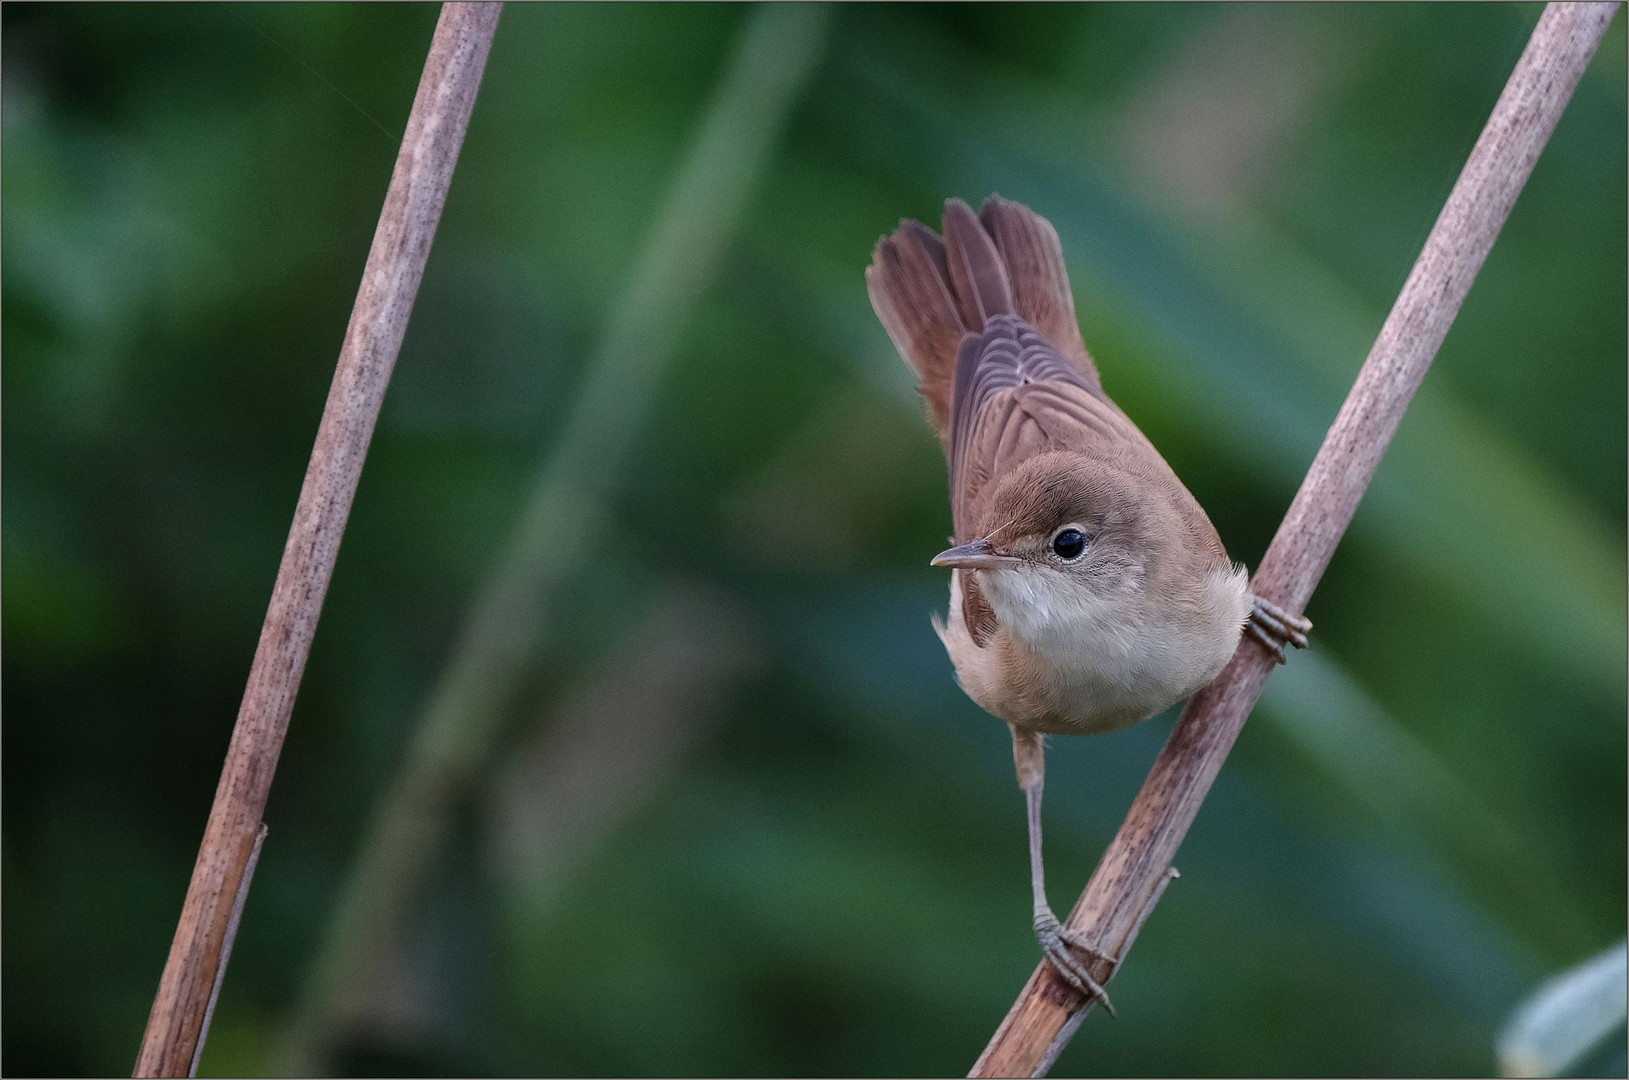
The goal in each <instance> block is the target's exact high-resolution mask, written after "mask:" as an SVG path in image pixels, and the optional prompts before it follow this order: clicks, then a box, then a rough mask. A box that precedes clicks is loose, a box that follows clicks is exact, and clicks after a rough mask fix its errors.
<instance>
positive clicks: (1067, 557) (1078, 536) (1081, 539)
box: [1052, 529, 1086, 562]
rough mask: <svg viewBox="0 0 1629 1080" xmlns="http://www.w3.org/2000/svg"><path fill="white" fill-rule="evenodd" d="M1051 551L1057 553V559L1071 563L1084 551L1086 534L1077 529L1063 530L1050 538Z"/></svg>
mask: <svg viewBox="0 0 1629 1080" xmlns="http://www.w3.org/2000/svg"><path fill="white" fill-rule="evenodd" d="M1052 550H1053V551H1055V552H1057V553H1058V558H1060V559H1063V560H1064V561H1066V562H1073V561H1074V560H1076V559H1078V558H1080V553H1081V552H1083V551H1085V550H1086V534H1085V533H1083V532H1081V531H1080V530H1079V529H1065V530H1063V531H1062V532H1061V533H1059V534H1058V535H1057V536H1054V537H1053V538H1052Z"/></svg>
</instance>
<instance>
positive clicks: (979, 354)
mask: <svg viewBox="0 0 1629 1080" xmlns="http://www.w3.org/2000/svg"><path fill="white" fill-rule="evenodd" d="M1094 383H1095V380H1094V382H1088V380H1087V377H1086V375H1085V374H1084V373H1083V372H1081V370H1080V369H1079V368H1078V367H1076V366H1075V365H1074V364H1072V363H1071V362H1070V361H1069V360H1067V359H1066V358H1065V357H1064V355H1063V354H1062V353H1061V352H1059V351H1058V350H1057V349H1056V348H1054V347H1053V346H1052V344H1051V343H1050V342H1048V341H1047V340H1046V339H1045V338H1044V337H1042V336H1041V335H1040V334H1039V333H1037V332H1036V330H1035V328H1034V327H1032V326H1030V325H1029V324H1027V323H1025V322H1024V321H1023V320H1021V319H1017V318H1013V317H1011V316H1000V317H997V318H994V319H991V320H990V322H989V325H988V326H986V327H985V330H984V333H982V334H979V335H977V336H974V335H972V334H969V335H968V336H967V337H966V338H965V339H964V340H963V342H962V347H961V351H960V354H959V355H958V357H957V370H956V393H955V398H954V404H953V408H952V412H951V422H950V423H951V426H950V493H951V510H952V516H953V517H954V519H955V526H956V542H957V543H962V544H965V543H968V542H970V541H972V540H976V539H978V536H976V535H974V530H976V529H978V528H979V527H980V525H981V523H980V522H979V521H977V520H976V518H977V514H978V510H979V508H981V507H982V506H983V505H984V502H985V499H984V495H985V491H986V489H987V487H988V486H989V484H990V481H991V479H992V478H993V477H997V476H1001V475H1004V474H1006V473H1007V472H1009V471H1010V470H1012V469H1013V468H1015V467H1017V466H1018V465H1019V464H1020V463H1022V462H1023V461H1024V460H1025V459H1026V458H1029V457H1031V456H1033V455H1034V454H1038V453H1043V452H1045V451H1047V450H1077V451H1080V452H1082V453H1086V454H1103V455H1108V454H1111V453H1114V452H1115V451H1116V449H1117V448H1119V447H1122V446H1124V445H1125V444H1126V443H1128V442H1136V443H1146V442H1147V440H1146V439H1144V438H1143V435H1142V433H1141V432H1140V431H1138V430H1137V427H1136V425H1134V424H1133V423H1132V422H1131V421H1130V420H1129V419H1127V418H1126V415H1125V414H1124V413H1123V412H1121V411H1120V408H1119V406H1117V405H1115V404H1114V402H1112V401H1110V400H1109V398H1108V396H1107V395H1105V394H1104V393H1103V391H1102V389H1101V387H1100V386H1097V385H1095V384H1094Z"/></svg>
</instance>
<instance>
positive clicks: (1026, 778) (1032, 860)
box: [1012, 728, 1114, 1016]
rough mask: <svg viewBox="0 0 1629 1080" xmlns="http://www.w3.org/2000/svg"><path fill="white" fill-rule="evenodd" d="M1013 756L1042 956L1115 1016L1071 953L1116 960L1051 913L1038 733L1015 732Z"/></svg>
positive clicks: (1042, 759) (1042, 763)
mask: <svg viewBox="0 0 1629 1080" xmlns="http://www.w3.org/2000/svg"><path fill="white" fill-rule="evenodd" d="M1012 738H1013V756H1014V758H1015V759H1016V763H1017V765H1018V782H1019V783H1020V784H1021V785H1022V786H1023V789H1024V802H1025V803H1026V805H1027V807H1028V810H1029V880H1030V889H1031V892H1032V893H1033V895H1034V898H1035V939H1036V941H1038V942H1039V943H1040V945H1041V953H1042V955H1044V956H1045V957H1046V958H1047V960H1048V961H1049V962H1050V963H1051V964H1052V967H1053V968H1054V969H1055V970H1056V971H1057V972H1058V974H1059V975H1061V976H1063V980H1064V981H1065V982H1067V983H1068V984H1069V985H1070V986H1073V987H1074V988H1075V989H1076V990H1079V991H1080V992H1081V993H1082V994H1085V995H1086V998H1087V1000H1088V1001H1090V1000H1092V999H1094V998H1095V999H1096V1000H1097V1001H1100V1002H1102V1004H1103V1008H1104V1009H1106V1010H1107V1011H1108V1014H1109V1015H1110V1016H1113V1015H1114V1004H1113V1002H1111V1001H1109V995H1108V994H1107V993H1106V992H1105V991H1104V989H1103V987H1102V986H1100V985H1098V983H1097V980H1095V979H1093V978H1092V976H1091V973H1090V972H1088V971H1087V970H1086V965H1084V964H1082V963H1081V962H1080V960H1079V958H1077V957H1076V956H1075V954H1074V953H1072V952H1070V951H1069V950H1070V946H1074V947H1075V948H1077V949H1080V950H1081V951H1082V952H1086V953H1090V954H1091V955H1092V956H1093V957H1095V958H1097V959H1099V960H1106V961H1108V962H1110V963H1113V962H1114V958H1113V957H1111V956H1106V955H1104V954H1103V953H1102V952H1100V951H1099V950H1097V949H1096V948H1094V947H1092V946H1091V945H1090V944H1088V943H1087V942H1086V941H1084V940H1083V939H1082V938H1081V937H1080V935H1079V934H1077V933H1075V932H1074V931H1073V930H1070V929H1069V928H1067V927H1065V926H1064V925H1063V924H1062V923H1060V922H1059V921H1058V917H1057V916H1056V915H1054V914H1053V913H1052V906H1051V905H1050V904H1048V903H1047V902H1046V878H1045V869H1044V867H1043V865H1042V861H1041V789H1042V786H1043V783H1044V780H1045V775H1046V774H1045V757H1044V755H1045V750H1044V748H1043V747H1042V743H1041V736H1040V735H1039V734H1038V733H1035V732H1020V731H1019V730H1018V729H1017V728H1013V729H1012Z"/></svg>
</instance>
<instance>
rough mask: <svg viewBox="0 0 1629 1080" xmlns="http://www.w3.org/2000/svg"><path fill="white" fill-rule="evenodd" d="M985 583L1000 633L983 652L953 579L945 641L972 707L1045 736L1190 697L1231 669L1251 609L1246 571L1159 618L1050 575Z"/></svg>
mask: <svg viewBox="0 0 1629 1080" xmlns="http://www.w3.org/2000/svg"><path fill="white" fill-rule="evenodd" d="M978 574H979V583H980V585H981V586H982V587H983V590H984V593H985V595H986V596H987V597H988V599H989V601H990V606H991V608H993V609H994V611H995V614H996V618H997V619H998V620H999V622H1000V623H1001V627H1002V630H1001V633H1000V634H998V635H997V637H996V638H995V640H993V641H991V642H990V643H989V644H988V645H987V646H986V647H985V648H982V649H981V648H979V647H978V646H977V645H975V644H974V643H973V641H972V639H971V637H970V636H969V635H968V633H967V631H966V628H965V627H964V626H963V625H962V615H961V590H960V586H959V582H957V581H956V580H955V579H956V578H957V577H958V576H959V574H953V575H952V582H951V599H950V623H949V625H948V626H946V627H943V628H941V630H940V636H941V638H942V639H943V640H944V643H945V648H946V650H947V651H948V652H949V653H950V658H951V662H952V663H953V664H955V666H956V674H957V677H958V678H959V680H960V681H961V684H962V687H963V689H965V690H966V691H967V694H968V696H969V697H971V698H973V700H974V701H976V702H978V703H979V704H980V705H981V706H983V707H984V708H985V709H986V710H987V711H989V712H991V713H993V714H995V715H996V716H998V717H1000V718H1001V719H1003V720H1006V721H1008V722H1009V723H1012V724H1016V725H1018V726H1020V727H1028V728H1034V729H1036V730H1041V731H1051V732H1059V733H1086V732H1101V731H1112V730H1114V729H1116V728H1120V727H1124V726H1126V725H1128V724H1133V723H1136V722H1137V721H1139V720H1143V719H1146V718H1148V717H1149V716H1152V715H1154V714H1155V713H1157V712H1159V711H1160V710H1162V709H1164V708H1166V707H1167V706H1169V705H1171V704H1173V703H1174V702H1177V701H1180V700H1181V699H1183V698H1185V697H1187V696H1188V695H1189V694H1192V693H1193V692H1194V691H1195V690H1197V689H1199V688H1200V687H1201V686H1204V685H1205V684H1206V683H1208V682H1210V680H1212V679H1214V678H1215V677H1216V675H1217V674H1218V673H1219V672H1220V671H1221V670H1222V668H1223V667H1225V666H1226V664H1227V661H1228V659H1229V658H1231V657H1232V655H1233V650H1234V649H1235V648H1236V647H1237V645H1238V641H1239V631H1240V629H1241V628H1242V627H1243V625H1244V620H1245V616H1246V615H1247V614H1248V612H1249V609H1250V608H1249V593H1248V589H1247V584H1248V578H1247V576H1246V574H1245V572H1244V568H1243V567H1221V568H1219V569H1218V570H1217V571H1216V572H1215V573H1213V574H1211V575H1209V576H1207V577H1206V578H1205V579H1204V581H1203V584H1202V585H1201V586H1200V588H1199V589H1198V590H1196V592H1195V594H1194V595H1193V596H1191V597H1182V598H1179V601H1178V602H1177V603H1176V604H1174V605H1170V604H1167V606H1166V607H1165V608H1162V609H1159V610H1153V611H1151V610H1149V609H1148V607H1147V605H1145V604H1143V603H1142V602H1141V601H1142V593H1141V590H1134V591H1133V592H1134V595H1126V596H1103V595H1098V594H1094V593H1092V592H1090V591H1088V590H1086V589H1084V588H1078V587H1072V586H1073V584H1074V583H1073V582H1067V581H1065V584H1066V585H1068V586H1071V587H1063V588H1060V587H1059V582H1060V580H1063V579H1060V577H1059V575H1057V574H1055V573H1050V572H1048V571H1046V570H1044V569H1039V568H1031V567H1020V568H1015V569H1012V570H1000V571H995V572H990V571H978Z"/></svg>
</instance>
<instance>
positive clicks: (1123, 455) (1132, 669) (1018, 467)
mask: <svg viewBox="0 0 1629 1080" xmlns="http://www.w3.org/2000/svg"><path fill="white" fill-rule="evenodd" d="M865 278H866V285H867V287H868V289H869V291H870V293H871V304H872V306H873V307H874V308H875V309H876V312H877V317H878V318H879V319H881V320H882V324H883V326H884V327H886V328H887V330H888V336H889V337H891V338H892V339H893V341H894V345H895V346H896V347H897V348H898V349H899V353H900V355H901V356H902V357H904V359H905V362H906V363H907V364H909V365H910V367H911V368H912V370H914V371H915V372H916V376H917V379H918V380H919V383H920V389H921V391H922V395H923V396H924V397H925V398H926V399H927V403H928V412H929V416H930V419H931V420H932V423H933V427H934V430H935V431H936V432H937V433H938V435H939V441H940V442H941V443H942V444H943V446H944V450H945V457H946V459H947V461H948V463H949V467H950V507H951V518H952V522H953V525H954V528H955V533H956V535H955V537H954V538H953V539H952V541H951V542H952V543H953V544H954V545H955V546H954V547H952V548H950V550H948V551H944V552H941V553H940V554H939V555H937V556H935V557H934V559H933V565H935V566H947V567H951V568H952V573H951V579H950V615H949V620H948V622H947V623H941V622H940V621H939V620H938V619H937V618H936V619H935V620H934V629H935V630H937V631H938V633H939V637H940V639H941V640H942V641H943V642H944V644H945V649H946V651H947V652H949V654H950V659H951V663H952V664H954V666H955V668H956V677H957V679H958V681H959V682H960V683H961V686H962V689H963V690H964V691H966V693H967V696H968V697H970V698H972V699H973V700H974V701H975V702H977V703H978V704H979V705H980V706H981V707H983V708H984V709H985V710H986V711H987V712H989V713H991V714H993V715H994V716H996V717H998V718H1000V719H1002V720H1005V721H1006V722H1007V724H1008V725H1009V726H1010V727H1011V729H1012V738H1013V757H1014V760H1015V763H1016V765H1017V768H1018V783H1019V786H1020V787H1022V788H1023V790H1024V793H1025V799H1026V802H1027V803H1028V808H1029V854H1030V879H1031V887H1032V890H1033V894H1034V900H1035V934H1036V937H1037V939H1038V940H1039V942H1040V945H1041V950H1042V952H1043V953H1044V954H1045V955H1046V957H1047V958H1048V959H1049V960H1050V961H1051V962H1052V964H1053V966H1054V967H1056V968H1057V970H1058V971H1059V973H1060V974H1062V976H1063V977H1064V978H1065V979H1066V980H1068V981H1069V982H1070V983H1071V984H1072V985H1074V986H1075V987H1076V988H1077V989H1078V990H1080V991H1081V992H1082V993H1084V994H1087V995H1089V996H1092V997H1096V998H1098V999H1100V1000H1102V1001H1103V1003H1104V1005H1105V1006H1108V998H1107V996H1106V995H1105V994H1104V993H1103V988H1102V987H1101V986H1099V985H1098V984H1097V983H1096V982H1095V981H1094V980H1093V979H1092V977H1091V976H1090V975H1089V974H1088V973H1087V971H1086V968H1085V966H1084V965H1083V964H1082V963H1081V961H1080V959H1079V958H1078V957H1076V956H1075V955H1074V954H1073V953H1071V952H1070V949H1069V946H1075V947H1076V948H1079V949H1082V950H1084V951H1086V952H1088V953H1091V954H1092V955H1094V956H1098V957H1100V958H1104V959H1108V958H1107V957H1103V954H1101V953H1100V952H1098V950H1097V949H1095V948H1094V947H1093V946H1092V945H1091V943H1089V942H1086V941H1082V940H1080V939H1079V938H1078V937H1077V936H1076V935H1075V934H1073V933H1071V932H1070V931H1068V930H1066V929H1064V928H1063V927H1062V926H1061V925H1060V924H1059V922H1058V918H1057V916H1056V915H1054V914H1053V913H1052V909H1051V907H1050V906H1049V905H1048V904H1047V900H1046V889H1045V885H1044V882H1043V875H1042V861H1041V787H1042V779H1043V776H1044V749H1043V745H1042V739H1043V737H1044V736H1045V735H1047V734H1063V735H1081V734H1098V733H1102V732H1107V731H1114V730H1117V729H1119V728H1122V727H1125V726H1127V725H1129V724H1134V723H1136V722H1138V721H1139V720H1145V719H1147V718H1148V717H1150V716H1153V715H1154V714H1155V713H1157V712H1160V711H1161V710H1163V709H1164V708H1166V707H1167V706H1169V705H1171V704H1172V703H1174V702H1176V701H1180V700H1181V699H1183V698H1185V697H1187V696H1188V695H1190V694H1192V693H1193V692H1194V691H1195V690H1198V689H1199V688H1200V687H1202V686H1204V685H1205V684H1206V683H1208V682H1210V681H1211V680H1212V679H1214V678H1215V677H1216V676H1217V674H1218V673H1219V672H1221V670H1222V668H1223V667H1225V666H1226V664H1227V662H1228V660H1229V659H1230V658H1231V657H1232V656H1233V652H1234V649H1235V648H1236V646H1237V645H1238V642H1239V635H1240V632H1241V631H1242V630H1245V629H1248V630H1249V631H1250V633H1251V635H1252V636H1253V637H1254V638H1255V639H1256V640H1258V641H1259V642H1260V643H1261V644H1262V645H1263V646H1264V647H1265V648H1267V649H1268V650H1269V651H1271V652H1272V653H1273V654H1274V656H1275V657H1276V658H1277V659H1278V660H1280V661H1282V659H1283V646H1284V645H1285V644H1286V643H1288V644H1293V645H1295V646H1297V647H1304V646H1305V645H1306V636H1305V635H1306V631H1307V630H1309V629H1310V628H1311V624H1310V623H1308V622H1307V621H1306V620H1305V619H1303V618H1300V617H1299V616H1295V615H1291V614H1289V613H1287V612H1284V611H1281V610H1279V609H1278V608H1277V607H1275V606H1274V605H1272V604H1269V603H1267V602H1266V601H1264V600H1261V599H1260V598H1258V597H1255V596H1253V595H1252V594H1251V593H1250V590H1249V583H1248V576H1247V574H1246V573H1245V570H1244V567H1242V566H1238V565H1235V564H1234V563H1233V562H1232V561H1231V560H1230V559H1229V558H1228V556H1227V551H1226V549H1224V548H1223V547H1222V541H1221V538H1220V537H1218V536H1217V535H1216V529H1215V527H1214V526H1213V525H1211V523H1210V519H1209V518H1208V517H1206V516H1205V512H1204V510H1202V509H1201V508H1200V506H1199V503H1198V502H1197V501H1196V500H1195V499H1194V497H1193V496H1192V495H1191V494H1190V493H1189V492H1188V489H1187V488H1186V487H1184V486H1183V485H1182V481H1180V480H1178V479H1177V476H1176V473H1174V472H1172V471H1171V467H1170V466H1169V465H1167V464H1166V463H1165V459H1164V458H1162V457H1161V456H1160V454H1159V451H1158V450H1155V449H1154V445H1153V444H1152V443H1150V442H1149V441H1148V439H1147V437H1146V436H1144V435H1143V433H1142V432H1141V431H1139V430H1138V429H1137V425H1135V424H1133V423H1132V422H1131V420H1130V419H1129V418H1128V417H1127V416H1126V414H1125V413H1124V412H1122V411H1121V410H1120V407H1119V406H1118V405H1116V404H1115V403H1114V402H1113V401H1112V400H1110V398H1109V396H1108V394H1106V393H1104V391H1103V384H1102V381H1101V380H1100V379H1099V377H1098V373H1097V366H1096V365H1095V364H1093V363H1092V358H1091V356H1090V355H1088V354H1087V352H1086V346H1085V344H1084V342H1083V341H1082V340H1081V336H1080V327H1079V325H1078V324H1077V323H1076V321H1075V304H1074V298H1073V296H1072V295H1071V293H1070V290H1069V278H1068V274H1067V272H1066V271H1065V269H1064V264H1063V249H1062V246H1061V245H1060V244H1059V242H1058V234H1057V233H1056V232H1055V231H1054V230H1053V228H1052V225H1051V223H1049V222H1048V221H1047V220H1046V219H1045V218H1042V217H1040V216H1039V215H1038V214H1036V213H1034V212H1033V211H1031V210H1030V209H1029V208H1028V207H1025V206H1022V205H1020V204H1018V203H1015V202H1011V201H1009V200H1007V199H1003V198H1001V197H999V196H991V197H990V198H989V199H988V200H986V201H985V203H984V206H983V207H982V208H981V209H980V211H979V213H978V214H974V213H973V210H972V208H971V207H969V206H968V205H967V204H966V203H964V202H962V201H961V200H960V199H950V200H948V201H947V202H946V203H945V215H944V237H943V239H941V238H940V237H939V235H938V234H936V233H934V231H933V230H932V229H929V228H928V227H927V226H925V225H923V224H922V223H921V222H918V221H902V222H901V223H900V226H899V228H898V229H897V230H896V231H895V232H894V234H893V235H892V236H887V237H884V238H883V239H882V240H881V241H879V242H878V244H877V248H876V252H875V254H874V255H873V257H872V261H871V266H870V267H869V268H868V269H867V270H866V275H865ZM1111 1011H1112V1008H1111Z"/></svg>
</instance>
